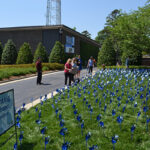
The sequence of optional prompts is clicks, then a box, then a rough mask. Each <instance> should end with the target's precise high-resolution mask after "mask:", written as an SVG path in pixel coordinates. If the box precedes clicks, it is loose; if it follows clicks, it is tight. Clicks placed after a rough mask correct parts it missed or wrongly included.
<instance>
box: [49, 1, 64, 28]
mask: <svg viewBox="0 0 150 150" xmlns="http://www.w3.org/2000/svg"><path fill="white" fill-rule="evenodd" d="M60 24H61V0H47V12H46V25H47V26H48V25H60Z"/></svg>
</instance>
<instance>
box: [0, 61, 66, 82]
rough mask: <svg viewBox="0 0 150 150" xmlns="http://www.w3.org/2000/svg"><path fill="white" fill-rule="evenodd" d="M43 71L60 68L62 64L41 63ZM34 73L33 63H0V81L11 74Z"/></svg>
mask: <svg viewBox="0 0 150 150" xmlns="http://www.w3.org/2000/svg"><path fill="white" fill-rule="evenodd" d="M42 65H43V68H42V70H43V71H48V70H62V69H63V68H64V65H63V64H58V63H43V64H42ZM32 73H36V68H35V64H21V65H0V81H1V80H3V79H5V78H10V77H12V76H21V75H26V74H32Z"/></svg>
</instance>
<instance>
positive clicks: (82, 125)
mask: <svg viewBox="0 0 150 150" xmlns="http://www.w3.org/2000/svg"><path fill="white" fill-rule="evenodd" d="M83 128H84V120H82V123H81V134H82V136H83Z"/></svg>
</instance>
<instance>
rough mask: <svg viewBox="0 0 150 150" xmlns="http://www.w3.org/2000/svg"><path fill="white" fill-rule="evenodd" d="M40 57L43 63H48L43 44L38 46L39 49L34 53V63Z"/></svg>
mask: <svg viewBox="0 0 150 150" xmlns="http://www.w3.org/2000/svg"><path fill="white" fill-rule="evenodd" d="M38 57H40V58H41V61H42V62H48V54H47V52H46V50H45V47H44V46H43V45H42V43H41V42H40V43H39V44H38V46H37V49H36V51H35V53H34V59H33V62H36V61H37V58H38Z"/></svg>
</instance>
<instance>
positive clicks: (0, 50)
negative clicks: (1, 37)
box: [0, 42, 3, 63]
mask: <svg viewBox="0 0 150 150" xmlns="http://www.w3.org/2000/svg"><path fill="white" fill-rule="evenodd" d="M2 52H3V46H2V43H1V42H0V63H1V57H2Z"/></svg>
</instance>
